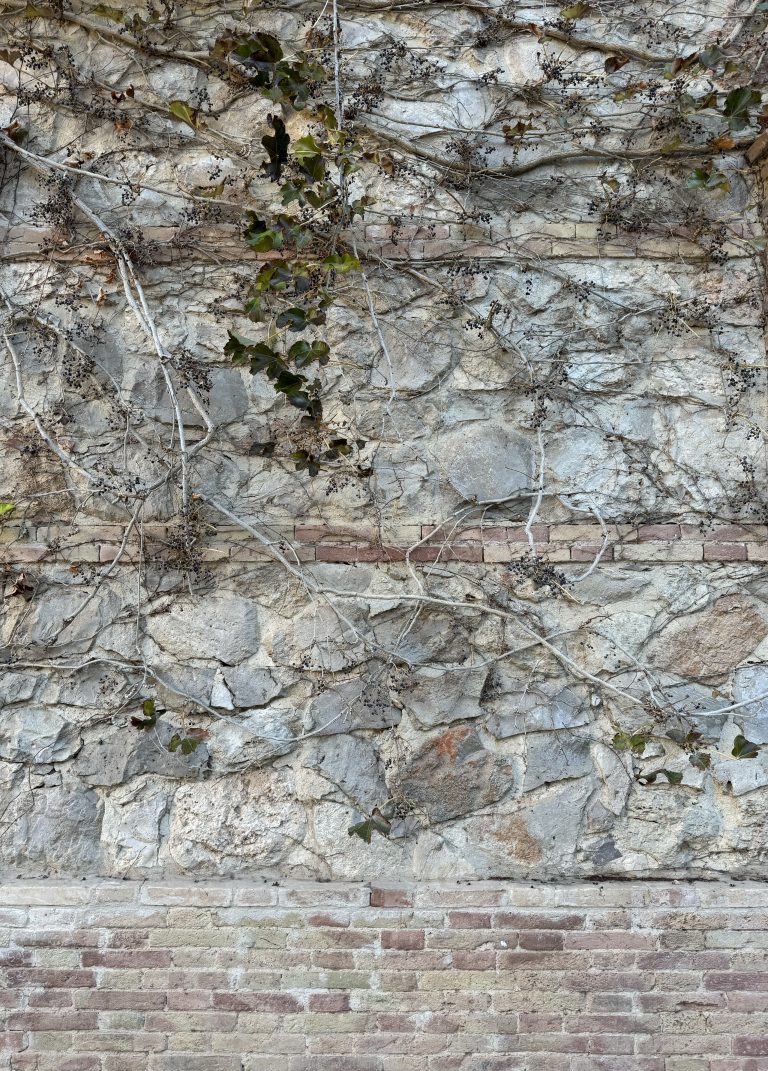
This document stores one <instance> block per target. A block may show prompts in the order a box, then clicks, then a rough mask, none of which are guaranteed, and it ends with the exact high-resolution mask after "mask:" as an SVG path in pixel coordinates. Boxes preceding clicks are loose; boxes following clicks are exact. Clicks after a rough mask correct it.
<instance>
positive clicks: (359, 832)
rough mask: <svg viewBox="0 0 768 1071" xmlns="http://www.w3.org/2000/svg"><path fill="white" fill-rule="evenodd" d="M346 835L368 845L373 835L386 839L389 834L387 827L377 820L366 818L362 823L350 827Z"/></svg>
mask: <svg viewBox="0 0 768 1071" xmlns="http://www.w3.org/2000/svg"><path fill="white" fill-rule="evenodd" d="M347 833H348V834H349V836H350V837H359V838H360V840H364V841H365V843H366V844H370V843H371V838H372V837H373V834H374V833H379V834H380V835H381V836H382V837H386V836H387V835H388V834H389V825H388V824H387V823H386V822H384V821H382V820H381V819H379V818H366V819H365V820H364V821H363V822H358V823H357V824H356V825H354V826H350V827H349V829H348V830H347Z"/></svg>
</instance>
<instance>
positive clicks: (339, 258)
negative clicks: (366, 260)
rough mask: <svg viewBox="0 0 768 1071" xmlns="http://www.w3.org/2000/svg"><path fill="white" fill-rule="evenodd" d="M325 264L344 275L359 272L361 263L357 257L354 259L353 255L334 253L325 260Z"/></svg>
mask: <svg viewBox="0 0 768 1071" xmlns="http://www.w3.org/2000/svg"><path fill="white" fill-rule="evenodd" d="M323 264H325V265H326V266H327V267H329V268H333V270H334V271H338V272H341V273H342V275H343V274H345V273H346V272H348V271H357V270H358V268H359V267H360V261H359V260H358V259H357V257H353V256H352V254H351V253H343V254H339V253H332V254H331V255H330V256H329V257H326V258H325V260H324V261H323Z"/></svg>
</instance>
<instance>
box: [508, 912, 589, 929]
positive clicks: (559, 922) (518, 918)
mask: <svg viewBox="0 0 768 1071" xmlns="http://www.w3.org/2000/svg"><path fill="white" fill-rule="evenodd" d="M585 922H586V915H574V914H559V913H557V912H554V911H553V912H551V913H549V914H546V915H543V914H541V913H539V912H535V911H498V912H496V914H495V915H494V916H493V925H494V926H495V927H502V928H505V929H511V930H581V929H583V928H584V923H585Z"/></svg>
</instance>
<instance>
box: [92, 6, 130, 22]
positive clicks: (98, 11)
mask: <svg viewBox="0 0 768 1071" xmlns="http://www.w3.org/2000/svg"><path fill="white" fill-rule="evenodd" d="M93 14H94V15H102V16H103V17H104V18H105V19H112V21H113V22H122V21H123V18H124V14H123V12H122V11H121V9H120V8H119V7H107V5H106V4H97V5H96V7H95V8H94V9H93Z"/></svg>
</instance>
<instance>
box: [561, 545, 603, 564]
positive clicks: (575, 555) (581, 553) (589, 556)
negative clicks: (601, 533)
mask: <svg viewBox="0 0 768 1071" xmlns="http://www.w3.org/2000/svg"><path fill="white" fill-rule="evenodd" d="M601 545H602V544H597V543H596V544H595V545H594V546H591V547H588V546H580V547H571V561H572V562H593V561H594V560H595V558H596V557H597V555H598V554H599V553H600V547H601ZM600 561H601V562H612V561H613V547H606V548H605V550H604V551H603V553H602V554H601V555H600Z"/></svg>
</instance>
